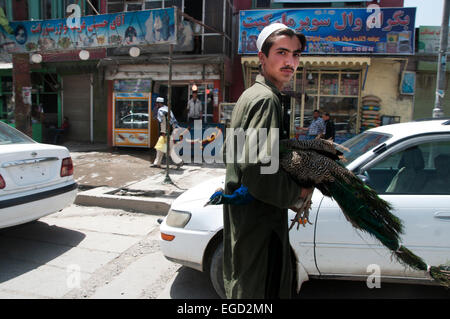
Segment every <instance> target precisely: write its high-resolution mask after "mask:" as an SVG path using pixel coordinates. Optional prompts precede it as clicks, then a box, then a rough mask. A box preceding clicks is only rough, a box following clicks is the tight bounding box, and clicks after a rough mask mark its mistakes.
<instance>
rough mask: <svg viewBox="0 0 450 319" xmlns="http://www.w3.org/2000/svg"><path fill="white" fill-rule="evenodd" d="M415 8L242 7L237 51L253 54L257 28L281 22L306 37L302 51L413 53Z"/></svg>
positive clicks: (316, 52)
mask: <svg viewBox="0 0 450 319" xmlns="http://www.w3.org/2000/svg"><path fill="white" fill-rule="evenodd" d="M415 16H416V8H379V7H377V8H362V9H359V8H356V9H355V8H348V9H341V8H332V9H330V8H326V9H279V10H242V11H240V15H239V17H240V19H239V47H238V53H239V54H256V53H257V48H256V40H257V38H258V35H259V33H260V32H261V30H262V29H263V28H264V27H265V26H267V25H269V24H271V23H273V22H281V23H284V24H285V25H287V26H288V27H290V28H292V29H294V30H295V31H297V32H300V33H303V34H304V35H305V36H306V38H307V47H306V50H305V51H304V52H303V54H308V53H309V54H384V55H386V54H387V55H390V54H392V55H412V54H414V24H415Z"/></svg>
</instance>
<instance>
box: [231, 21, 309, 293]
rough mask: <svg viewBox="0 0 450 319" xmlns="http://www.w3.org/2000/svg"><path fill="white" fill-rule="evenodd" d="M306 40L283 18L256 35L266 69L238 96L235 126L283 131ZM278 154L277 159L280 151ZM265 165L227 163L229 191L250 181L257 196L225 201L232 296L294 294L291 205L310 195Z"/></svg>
mask: <svg viewBox="0 0 450 319" xmlns="http://www.w3.org/2000/svg"><path fill="white" fill-rule="evenodd" d="M305 45H306V39H305V37H304V36H303V35H301V34H297V33H295V31H294V30H292V29H290V28H288V27H286V26H285V25H283V24H281V23H274V24H270V25H268V26H267V27H265V28H264V29H263V30H262V31H261V33H260V35H259V37H258V40H257V47H258V50H259V53H258V57H259V60H260V62H261V69H260V73H261V74H259V75H258V76H257V77H256V81H255V84H254V85H253V86H251V87H250V88H248V89H247V90H245V91H244V92H243V94H242V95H241V97H240V98H239V100H238V101H237V103H236V105H235V107H234V109H233V114H232V119H231V124H230V127H231V128H233V129H242V130H243V131H244V132H249V131H251V130H254V131H264V130H265V131H266V132H271V131H272V130H275V131H276V130H278V131H279V132H284V130H283V129H282V126H283V117H282V114H283V112H282V107H281V94H280V90H281V89H282V88H283V86H284V85H285V84H286V83H288V82H289V81H290V80H291V79H292V76H293V75H294V74H295V70H296V69H297V67H298V64H299V57H300V54H301V52H302V51H303V49H304V48H305ZM269 134H270V133H269ZM272 136H273V135H272ZM230 137H231V136H230ZM286 137H287V136H286ZM227 139H229V137H227ZM247 142H249V140H248V139H247ZM277 142H278V141H277ZM231 144H232V143H231ZM237 144H238V143H237ZM228 145H230V144H229V143H228V141H227V143H226V146H227V147H228ZM232 147H234V146H232ZM236 148H239V145H237V146H236ZM229 151H230V153H231V150H229ZM270 151H271V150H270ZM238 152H239V150H237V152H236V153H238ZM230 153H228V154H230ZM246 155H248V154H246ZM268 155H269V156H271V154H268ZM274 155H275V156H276V157H277V158H278V154H274ZM261 165H262V163H261V162H257V163H248V162H246V163H238V162H237V161H235V160H232V161H227V163H226V178H225V194H227V195H231V194H233V193H234V192H235V191H236V190H237V189H238V188H239V187H240V185H246V186H247V187H248V189H249V190H250V193H251V194H252V196H253V197H254V198H256V199H257V200H252V201H251V202H249V203H248V204H247V205H233V204H232V205H228V204H225V205H223V221H224V228H223V250H224V257H223V270H224V288H225V293H226V296H227V297H228V298H248V299H261V298H290V297H291V296H292V291H293V278H294V273H293V269H292V263H291V262H292V256H291V251H290V245H289V230H288V227H287V223H288V208H289V207H291V206H294V205H295V204H296V203H297V202H298V201H299V198H300V197H306V196H307V192H308V190H307V189H304V188H302V187H300V186H299V185H298V184H297V182H296V181H295V180H294V179H293V178H292V177H290V176H289V174H288V173H287V172H286V171H284V170H281V169H278V171H277V172H275V173H273V174H261V170H260V169H261Z"/></svg>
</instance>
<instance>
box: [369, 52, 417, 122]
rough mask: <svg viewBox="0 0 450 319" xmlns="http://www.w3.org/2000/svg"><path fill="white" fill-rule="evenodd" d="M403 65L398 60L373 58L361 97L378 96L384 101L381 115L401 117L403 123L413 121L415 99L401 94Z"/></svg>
mask: <svg viewBox="0 0 450 319" xmlns="http://www.w3.org/2000/svg"><path fill="white" fill-rule="evenodd" d="M403 65H404V62H402V61H398V60H392V59H386V58H375V57H374V58H372V61H371V65H370V66H369V70H368V73H367V79H366V83H365V87H364V90H363V91H361V96H362V97H364V96H366V95H376V96H378V97H379V98H381V100H382V101H381V108H380V115H394V116H400V117H401V118H400V121H401V122H408V121H411V120H412V114H413V97H412V96H407V95H400V94H399V82H400V74H401V71H402V70H403ZM363 78H364V73H363Z"/></svg>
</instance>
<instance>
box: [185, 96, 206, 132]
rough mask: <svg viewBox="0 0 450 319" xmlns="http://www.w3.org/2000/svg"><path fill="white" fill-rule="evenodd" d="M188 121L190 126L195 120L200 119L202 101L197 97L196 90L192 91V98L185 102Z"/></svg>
mask: <svg viewBox="0 0 450 319" xmlns="http://www.w3.org/2000/svg"><path fill="white" fill-rule="evenodd" d="M187 110H188V123H189V125H190V126H191V127H192V126H193V124H194V121H195V120H201V119H202V113H203V112H202V101H200V100H199V99H198V93H197V91H192V98H191V99H190V100H189V101H188V104H187Z"/></svg>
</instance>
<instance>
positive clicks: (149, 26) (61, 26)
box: [0, 7, 177, 53]
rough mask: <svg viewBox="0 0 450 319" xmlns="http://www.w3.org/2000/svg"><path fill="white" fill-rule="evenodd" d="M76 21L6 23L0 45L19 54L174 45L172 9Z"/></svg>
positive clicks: (173, 11) (97, 16)
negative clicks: (6, 27) (8, 30)
mask: <svg viewBox="0 0 450 319" xmlns="http://www.w3.org/2000/svg"><path fill="white" fill-rule="evenodd" d="M78 19H79V20H78V21H76V22H73V21H72V20H71V19H70V18H68V19H54V20H35V21H18V22H10V26H11V28H12V29H13V33H12V34H9V33H7V32H6V31H5V30H4V29H3V27H0V31H1V32H0V46H1V48H2V49H3V50H5V51H6V52H8V53H19V52H36V51H49V50H73V49H85V48H99V47H120V46H133V45H149V44H166V43H167V44H169V43H170V44H176V43H177V27H176V26H177V23H175V22H176V21H177V20H176V11H175V8H174V7H172V8H168V9H154V10H145V11H133V12H119V13H114V14H102V15H96V16H83V17H80V18H78Z"/></svg>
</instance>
